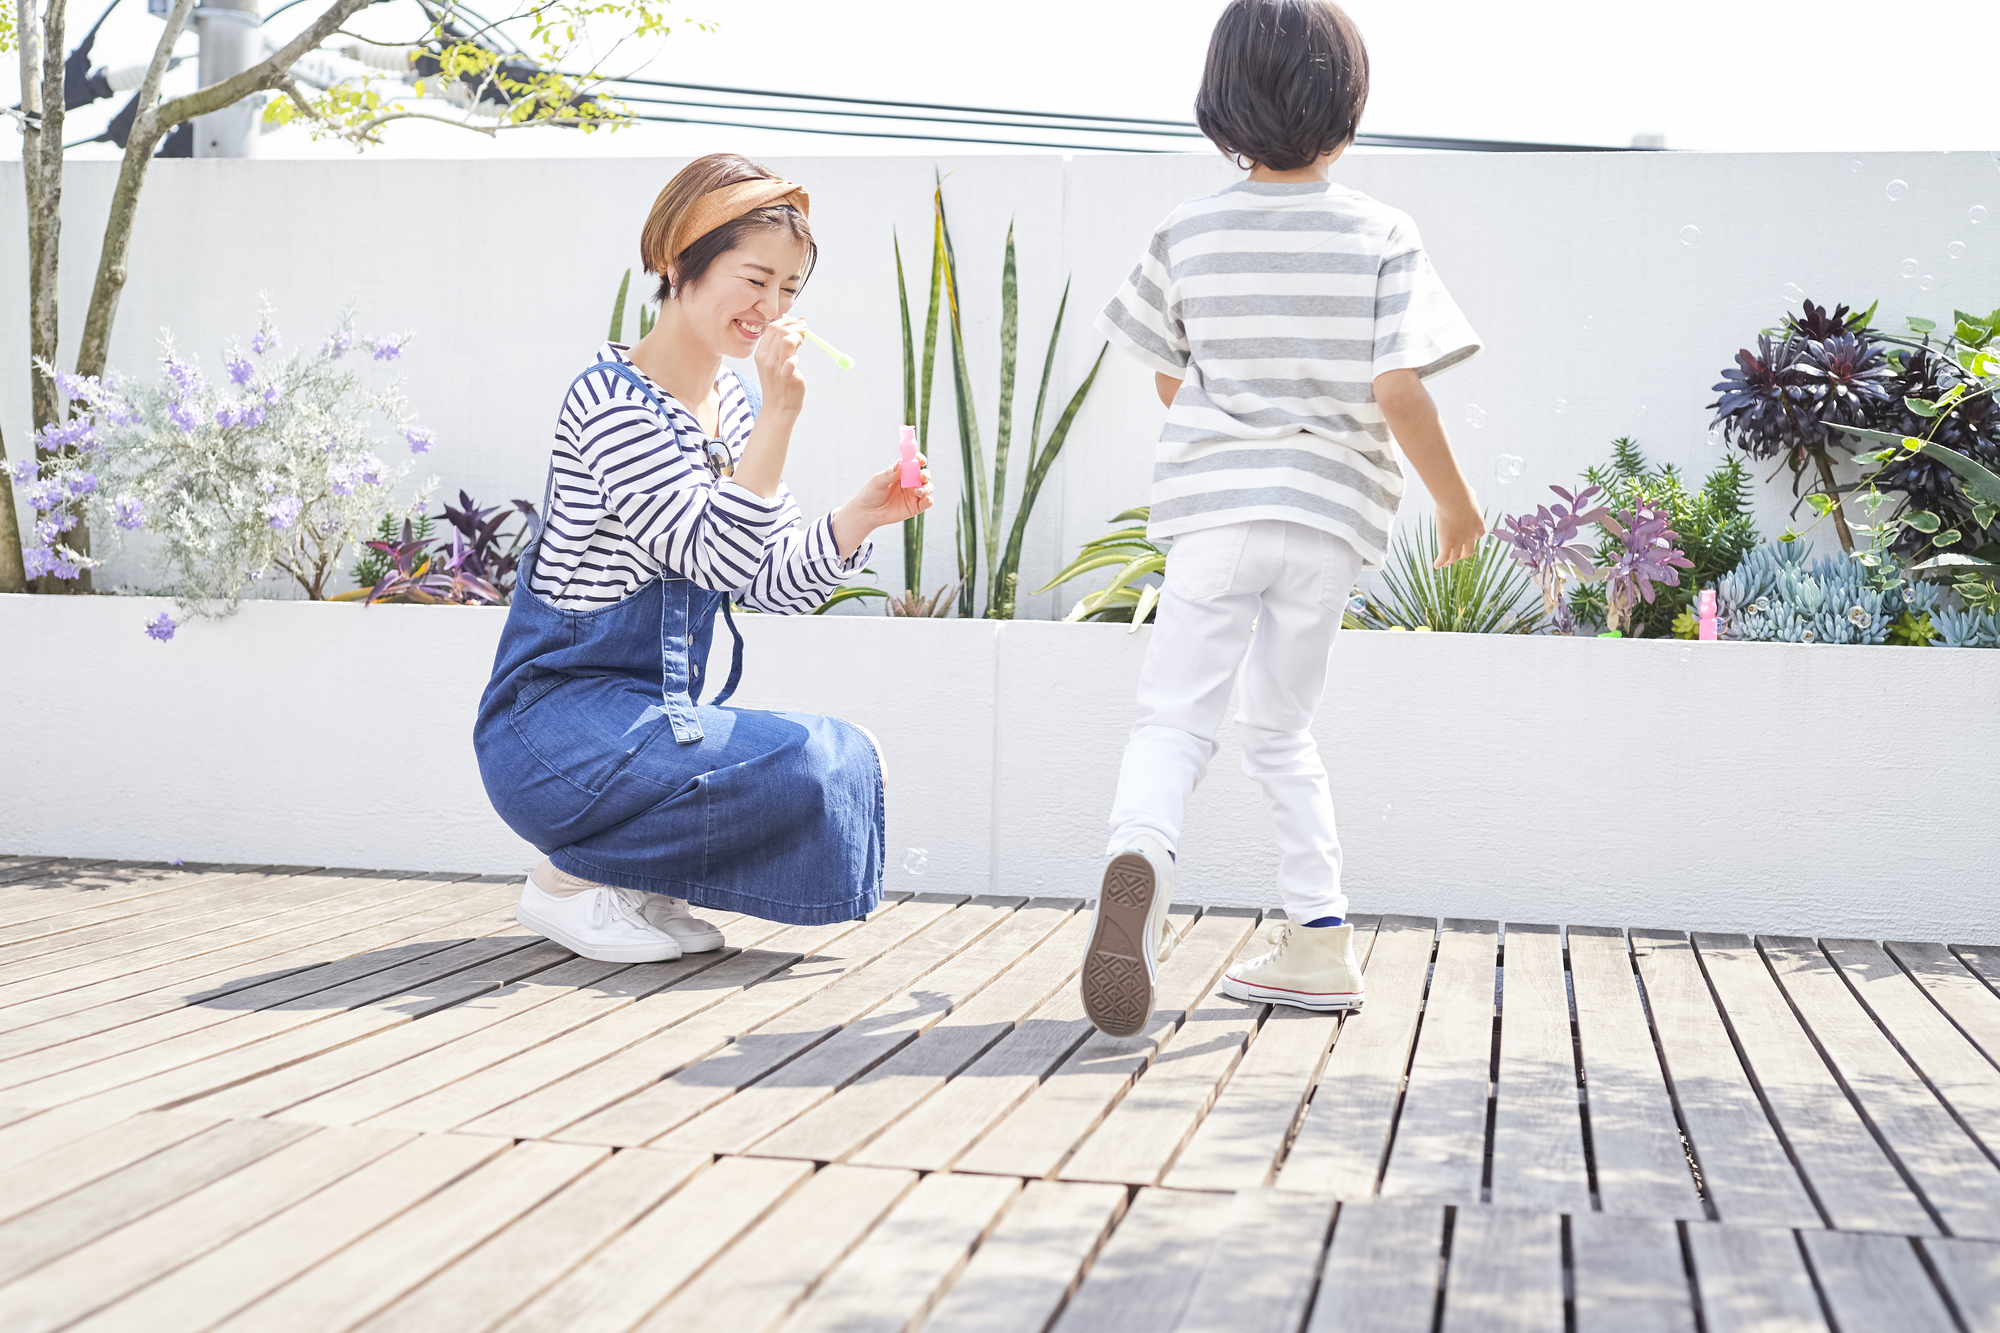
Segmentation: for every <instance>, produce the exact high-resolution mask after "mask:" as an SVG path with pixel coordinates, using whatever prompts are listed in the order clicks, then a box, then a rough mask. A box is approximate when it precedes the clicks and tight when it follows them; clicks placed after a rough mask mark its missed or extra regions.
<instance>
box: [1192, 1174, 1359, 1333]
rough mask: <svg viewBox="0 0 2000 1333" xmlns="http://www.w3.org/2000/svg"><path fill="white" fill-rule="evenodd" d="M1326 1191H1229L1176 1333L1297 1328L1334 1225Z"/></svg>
mask: <svg viewBox="0 0 2000 1333" xmlns="http://www.w3.org/2000/svg"><path fill="white" fill-rule="evenodd" d="M1334 1208H1335V1203H1334V1199H1333V1196H1332V1195H1330V1194H1298V1193H1294V1192H1293V1191H1291V1190H1276V1189H1250V1190H1243V1191H1241V1192H1240V1193H1238V1194H1236V1195H1235V1196H1234V1197H1233V1198H1232V1200H1231V1202H1230V1206H1229V1212H1228V1213H1227V1215H1225V1216H1224V1217H1223V1219H1222V1228H1221V1234H1220V1235H1219V1236H1218V1237H1217V1239H1216V1242H1215V1247H1214V1248H1213V1249H1212V1250H1211V1251H1210V1252H1209V1256H1208V1263H1207V1264H1206V1265H1205V1266H1204V1267H1203V1269H1202V1272H1201V1276H1200V1278H1199V1279H1197V1280H1196V1282H1195V1285H1194V1292H1193V1293H1192V1294H1191V1295H1190V1296H1189V1297H1188V1303H1187V1308H1186V1309H1185V1310H1184V1311H1183V1312H1182V1313H1181V1319H1180V1323H1179V1324H1178V1325H1177V1326H1176V1328H1177V1333H1298V1329H1299V1328H1300V1326H1301V1325H1303V1324H1304V1323H1305V1318H1306V1310H1307V1308H1308V1307H1309V1306H1310V1305H1311V1303H1312V1296H1313V1287H1314V1284H1315V1283H1317V1282H1318V1280H1319V1270H1320V1264H1321V1262H1322V1261H1323V1260H1324V1259H1325V1257H1326V1242H1327V1237H1328V1235H1329V1234H1330V1233H1331V1232H1332V1230H1333V1215H1334Z"/></svg>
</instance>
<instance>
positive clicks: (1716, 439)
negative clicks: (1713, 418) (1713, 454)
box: [1708, 426, 1723, 449]
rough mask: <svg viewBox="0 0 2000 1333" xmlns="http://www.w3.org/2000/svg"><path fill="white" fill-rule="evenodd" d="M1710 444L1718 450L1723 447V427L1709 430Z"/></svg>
mask: <svg viewBox="0 0 2000 1333" xmlns="http://www.w3.org/2000/svg"><path fill="white" fill-rule="evenodd" d="M1708 442H1709V443H1710V444H1712V445H1714V446H1715V447H1716V448H1718V449H1720V448H1721V447H1722V445H1723V434H1722V427H1720V426H1710V427H1709V428H1708Z"/></svg>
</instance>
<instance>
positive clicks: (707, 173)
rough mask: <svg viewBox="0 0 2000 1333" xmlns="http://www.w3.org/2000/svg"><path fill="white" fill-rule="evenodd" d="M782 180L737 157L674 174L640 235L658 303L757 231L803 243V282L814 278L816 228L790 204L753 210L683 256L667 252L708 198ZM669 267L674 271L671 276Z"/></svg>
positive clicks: (713, 156) (716, 157)
mask: <svg viewBox="0 0 2000 1333" xmlns="http://www.w3.org/2000/svg"><path fill="white" fill-rule="evenodd" d="M782 179H783V177H781V176H779V175H778V174H777V173H776V172H774V171H767V170H765V169H764V168H763V167H760V166H758V165H757V164H756V163H755V162H752V161H750V160H749V159H748V158H746V157H739V156H738V155H737V154H735V153H710V154H709V155H708V156H707V157H698V158H696V159H695V160H694V161H692V162H690V163H688V164H687V165H686V166H684V167H682V168H681V169H680V170H679V171H678V172H676V173H674V178H673V179H672V180H670V181H668V182H667V188H666V189H664V190H661V191H660V197H659V198H657V199H655V200H654V201H653V211H652V212H651V213H648V214H647V215H646V225H645V226H644V227H643V228H641V229H640V232H639V257H640V259H641V260H643V261H644V263H645V265H646V272H648V273H652V274H656V275H657V276H658V277H659V279H660V287H659V290H658V291H657V292H655V293H654V297H653V299H654V300H656V301H667V300H670V299H672V297H673V295H674V289H675V287H676V286H679V287H686V286H687V285H688V284H689V283H691V282H697V281H699V280H700V279H701V275H702V274H704V273H706V272H708V266H709V265H710V264H713V263H714V262H715V261H716V260H717V259H719V258H720V257H722V256H723V255H725V254H728V253H729V252H730V251H731V250H734V249H735V248H736V247H737V246H738V245H739V244H741V243H742V240H743V238H744V237H745V236H746V235H748V234H749V233H751V232H754V231H783V232H785V233H787V234H788V235H790V236H791V238H792V239H793V240H795V241H800V242H802V243H803V244H804V245H805V247H806V266H805V271H804V272H803V273H802V274H801V275H800V281H801V283H803V282H804V280H805V279H806V278H808V277H811V276H812V271H813V265H814V264H815V263H817V262H818V261H819V246H818V245H817V244H816V243H815V242H814V241H813V234H812V225H811V224H810V223H808V222H807V221H806V217H805V214H803V213H801V212H799V210H798V209H796V208H793V207H792V206H791V205H790V204H772V205H770V206H769V207H767V208H753V209H751V210H750V211H749V212H748V213H745V214H743V216H741V217H739V218H734V219H732V220H730V221H728V222H725V223H723V224H722V225H721V226H720V227H717V228H716V229H715V230H713V231H710V232H705V233H703V234H702V235H700V236H697V237H695V238H694V239H692V240H690V241H689V242H688V243H687V245H686V246H684V247H683V248H682V249H681V252H680V253H679V254H677V255H669V254H667V253H665V251H666V248H667V238H668V237H670V236H672V235H673V234H674V228H675V227H676V226H677V225H678V224H679V222H680V220H681V218H682V217H683V216H684V215H685V214H686V213H687V211H688V210H689V209H690V208H693V207H694V205H695V201H696V200H698V199H700V198H701V197H702V196H703V195H705V194H708V193H710V192H711V191H714V190H720V189H723V188H725V187H727V186H730V185H740V184H742V183H743V182H744V181H759V180H769V181H774V180H782ZM669 268H671V269H672V275H671V276H670V275H669V273H668V270H669ZM676 278H678V280H679V281H678V283H676V282H675V279H676Z"/></svg>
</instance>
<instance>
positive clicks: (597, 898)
mask: <svg viewBox="0 0 2000 1333" xmlns="http://www.w3.org/2000/svg"><path fill="white" fill-rule="evenodd" d="M645 896H646V895H645V894H642V893H639V892H637V891H636V890H633V889H614V888H610V887H608V886H606V887H602V888H595V889H585V890H584V891H583V892H581V893H573V894H571V895H570V896H569V897H567V898H558V897H555V896H554V895H553V894H548V893H544V892H542V891H541V890H540V889H538V888H536V887H535V881H534V880H533V879H529V880H528V882H527V883H526V884H524V885H523V886H522V887H521V901H520V902H519V903H517V904H515V906H514V919H515V920H516V921H518V922H520V923H521V924H522V925H524V926H526V927H527V928H528V929H529V930H532V931H534V932H535V933H536V934H538V935H543V936H546V937H547V938H549V939H551V940H553V941H554V942H555V943H557V944H560V945H562V946H563V948H565V949H568V950H569V951H570V952H571V953H573V954H576V955H578V956H579V957H583V958H590V959H594V960H595V961H597V962H600V963H664V962H668V961H670V960H671V959H675V958H679V957H680V956H681V946H680V944H679V943H678V942H677V941H676V940H675V939H674V937H673V936H672V935H669V934H668V933H667V932H666V931H664V930H661V929H660V928H659V927H658V926H655V925H654V924H652V923H651V922H650V921H648V920H646V918H645V916H644V914H643V913H642V912H641V911H640V908H641V906H642V904H641V902H640V901H639V900H640V899H642V898H644V897H645Z"/></svg>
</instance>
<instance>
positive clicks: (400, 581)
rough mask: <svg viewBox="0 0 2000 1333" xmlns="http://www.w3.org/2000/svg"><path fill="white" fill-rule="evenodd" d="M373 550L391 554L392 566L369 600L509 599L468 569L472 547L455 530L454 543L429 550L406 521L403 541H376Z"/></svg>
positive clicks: (468, 602) (464, 602) (472, 602)
mask: <svg viewBox="0 0 2000 1333" xmlns="http://www.w3.org/2000/svg"><path fill="white" fill-rule="evenodd" d="M368 545H369V547H370V548H371V549H373V550H377V551H380V552H381V553H382V554H383V555H384V556H386V557H388V561H389V568H388V570H387V572H385V573H384V574H383V575H382V578H381V579H380V581H378V582H377V583H376V584H375V586H374V587H373V588H370V589H369V590H368V596H367V597H366V598H365V599H364V600H365V601H369V602H420V603H423V604H424V605H427V606H436V605H457V606H480V605H485V606H492V605H496V604H498V603H500V602H504V601H506V600H507V599H506V598H505V597H503V596H502V595H501V593H500V590H499V589H498V588H496V587H494V586H493V585H492V584H491V583H490V582H488V581H487V580H486V579H485V578H483V577H481V576H479V575H478V574H475V573H472V572H471V571H470V570H469V569H468V565H469V563H470V560H471V549H472V548H471V547H469V546H467V545H466V542H465V534H464V533H462V532H457V531H454V532H453V533H452V534H451V545H450V546H449V547H440V548H439V549H438V550H437V551H435V552H433V551H431V550H429V549H428V548H429V546H430V542H429V540H428V539H426V538H422V537H418V536H417V535H416V534H415V533H414V532H413V531H412V530H411V527H410V520H408V519H404V520H403V539H402V540H401V541H395V542H388V541H373V542H369V543H368Z"/></svg>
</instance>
